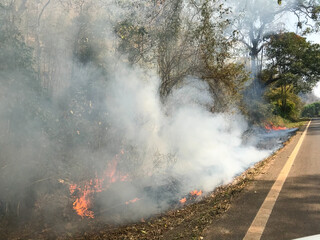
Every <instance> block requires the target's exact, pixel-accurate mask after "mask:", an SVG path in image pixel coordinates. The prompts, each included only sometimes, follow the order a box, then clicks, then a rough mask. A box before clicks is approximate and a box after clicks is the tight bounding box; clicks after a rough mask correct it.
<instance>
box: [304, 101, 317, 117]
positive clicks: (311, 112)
mask: <svg viewBox="0 0 320 240" xmlns="http://www.w3.org/2000/svg"><path fill="white" fill-rule="evenodd" d="M319 115H320V102H316V103H312V104H308V105H306V106H304V108H303V109H302V112H301V116H302V117H317V116H319Z"/></svg>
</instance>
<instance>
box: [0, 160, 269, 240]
mask: <svg viewBox="0 0 320 240" xmlns="http://www.w3.org/2000/svg"><path fill="white" fill-rule="evenodd" d="M272 158H273V156H271V157H269V158H267V159H266V160H264V161H261V162H259V163H257V164H256V165H255V166H254V167H252V168H249V169H248V170H247V171H245V172H244V173H243V174H241V175H240V176H238V177H236V178H235V180H234V181H233V182H232V183H230V184H228V185H225V186H220V187H218V188H216V189H215V190H214V191H213V192H211V193H206V194H204V193H203V192H202V191H201V190H200V189H195V190H193V191H191V192H190V193H188V194H187V195H186V196H185V197H183V198H182V199H180V201H179V200H178V199H177V200H176V203H175V204H173V205H172V208H171V210H169V211H167V212H166V213H162V214H156V215H154V216H153V217H150V218H141V219H140V221H139V222H138V223H133V224H128V225H122V226H119V225H114V224H105V223H104V219H102V218H101V216H99V214H97V216H96V215H95V214H94V213H95V211H94V212H93V211H92V210H93V209H90V204H91V203H90V201H92V199H93V198H92V196H96V195H99V194H102V192H105V191H106V190H107V189H108V188H111V187H112V186H111V184H113V183H115V182H116V180H118V184H126V181H124V178H123V177H122V175H119V176H118V175H117V174H116V171H115V169H116V164H114V163H110V166H108V168H107V170H106V172H105V173H104V175H103V177H102V178H99V181H93V180H92V181H89V182H85V183H83V184H81V183H79V184H78V185H75V184H74V183H68V182H65V181H63V180H61V179H60V180H58V181H57V182H58V184H60V186H61V187H60V189H61V195H58V194H57V195H55V197H54V199H50V196H44V198H43V201H44V202H42V203H39V209H40V208H41V207H42V206H48V205H50V202H53V201H54V202H56V203H57V202H59V201H62V202H63V203H62V204H61V205H68V206H69V209H68V212H64V215H65V221H63V222H60V223H59V224H60V225H57V224H56V223H55V224H54V225H55V228H51V227H49V225H46V224H42V219H41V218H33V217H32V216H31V218H30V221H29V223H28V225H27V226H26V225H24V227H23V228H21V227H20V228H18V229H19V230H18V231H14V233H13V234H11V235H10V234H9V235H8V233H9V231H10V229H7V228H6V226H8V225H10V223H9V222H1V223H0V232H1V234H0V239H70V240H71V239H78V240H80V239H93V240H95V239H202V232H203V230H204V229H205V227H206V226H208V225H209V224H210V223H211V222H212V220H213V219H214V218H216V217H219V216H220V215H221V214H223V213H224V212H225V211H227V210H228V209H229V207H230V205H231V204H232V201H233V199H234V198H236V197H237V196H238V195H239V193H240V192H241V191H243V190H244V189H245V187H246V186H247V185H248V184H249V183H250V182H251V181H252V180H254V179H255V177H256V176H257V175H258V174H259V173H261V172H262V171H263V170H264V169H265V166H267V165H268V164H269V162H270V161H271V159H272ZM125 179H127V178H125ZM51 180H52V179H50V181H51ZM103 183H104V184H103ZM171 185H172V184H171ZM102 190H103V191H102ZM65 191H67V192H68V191H69V194H71V196H70V197H69V198H68V199H65V198H63V196H66V195H67V194H66V193H65ZM82 198H83V199H84V200H85V201H86V203H85V204H84V205H83V204H80V203H81V199H82ZM79 204H80V205H79ZM135 204H142V205H143V199H141V198H139V196H137V197H136V198H132V199H131V198H130V199H128V200H127V201H125V202H123V203H119V205H118V207H119V208H121V209H123V211H124V212H125V213H126V214H127V213H128V211H129V210H130V207H134V205H135ZM78 207H79V208H78ZM94 210H96V209H94ZM97 213H99V211H97ZM110 217H111V218H113V222H117V219H116V218H117V214H115V215H112V214H110ZM43 222H48V220H47V219H46V220H43ZM119 222H120V221H119ZM11 230H12V229H11ZM6 234H7V235H6Z"/></svg>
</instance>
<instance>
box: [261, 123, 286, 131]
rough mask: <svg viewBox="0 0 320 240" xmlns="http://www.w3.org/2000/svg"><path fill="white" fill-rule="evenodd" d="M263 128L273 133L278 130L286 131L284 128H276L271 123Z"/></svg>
mask: <svg viewBox="0 0 320 240" xmlns="http://www.w3.org/2000/svg"><path fill="white" fill-rule="evenodd" d="M264 127H265V129H266V130H268V131H271V130H273V131H279V130H286V129H287V128H286V127H280V126H278V127H276V126H274V125H273V123H272V122H270V123H266V124H265V126H264Z"/></svg>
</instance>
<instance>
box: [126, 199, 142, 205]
mask: <svg viewBox="0 0 320 240" xmlns="http://www.w3.org/2000/svg"><path fill="white" fill-rule="evenodd" d="M140 200H141V199H140V198H135V199H132V200H129V201H127V202H126V205H128V204H130V203H135V202H137V201H140Z"/></svg>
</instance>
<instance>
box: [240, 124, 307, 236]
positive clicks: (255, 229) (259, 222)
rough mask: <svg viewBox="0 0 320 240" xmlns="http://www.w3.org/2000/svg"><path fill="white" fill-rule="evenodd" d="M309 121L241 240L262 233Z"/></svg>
mask: <svg viewBox="0 0 320 240" xmlns="http://www.w3.org/2000/svg"><path fill="white" fill-rule="evenodd" d="M310 123H311V121H309V123H308V125H307V127H306V129H305V130H304V132H303V134H302V136H301V137H300V139H299V141H298V143H297V145H296V147H295V148H294V150H293V152H292V153H291V155H290V157H289V158H288V160H287V162H286V164H285V165H284V167H283V168H282V170H281V172H280V174H279V176H278V178H277V180H276V181H275V183H274V184H273V186H272V188H271V189H270V191H269V193H268V195H267V197H266V199H265V200H264V202H263V203H262V205H261V207H260V209H259V211H258V213H257V215H256V217H255V218H254V220H253V222H252V223H251V226H250V227H249V229H248V231H247V233H246V235H245V236H244V238H243V240H259V239H260V238H261V236H262V233H263V231H264V229H265V227H266V224H267V222H268V219H269V217H270V215H271V212H272V209H273V207H274V204H275V202H276V201H277V198H278V196H279V193H280V191H281V189H282V187H283V184H284V182H285V181H286V178H287V176H288V174H289V172H290V169H291V167H292V164H293V162H294V160H295V159H296V157H297V154H298V152H299V150H300V147H301V145H302V142H303V140H304V138H305V136H306V134H307V131H308V128H309V126H310Z"/></svg>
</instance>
